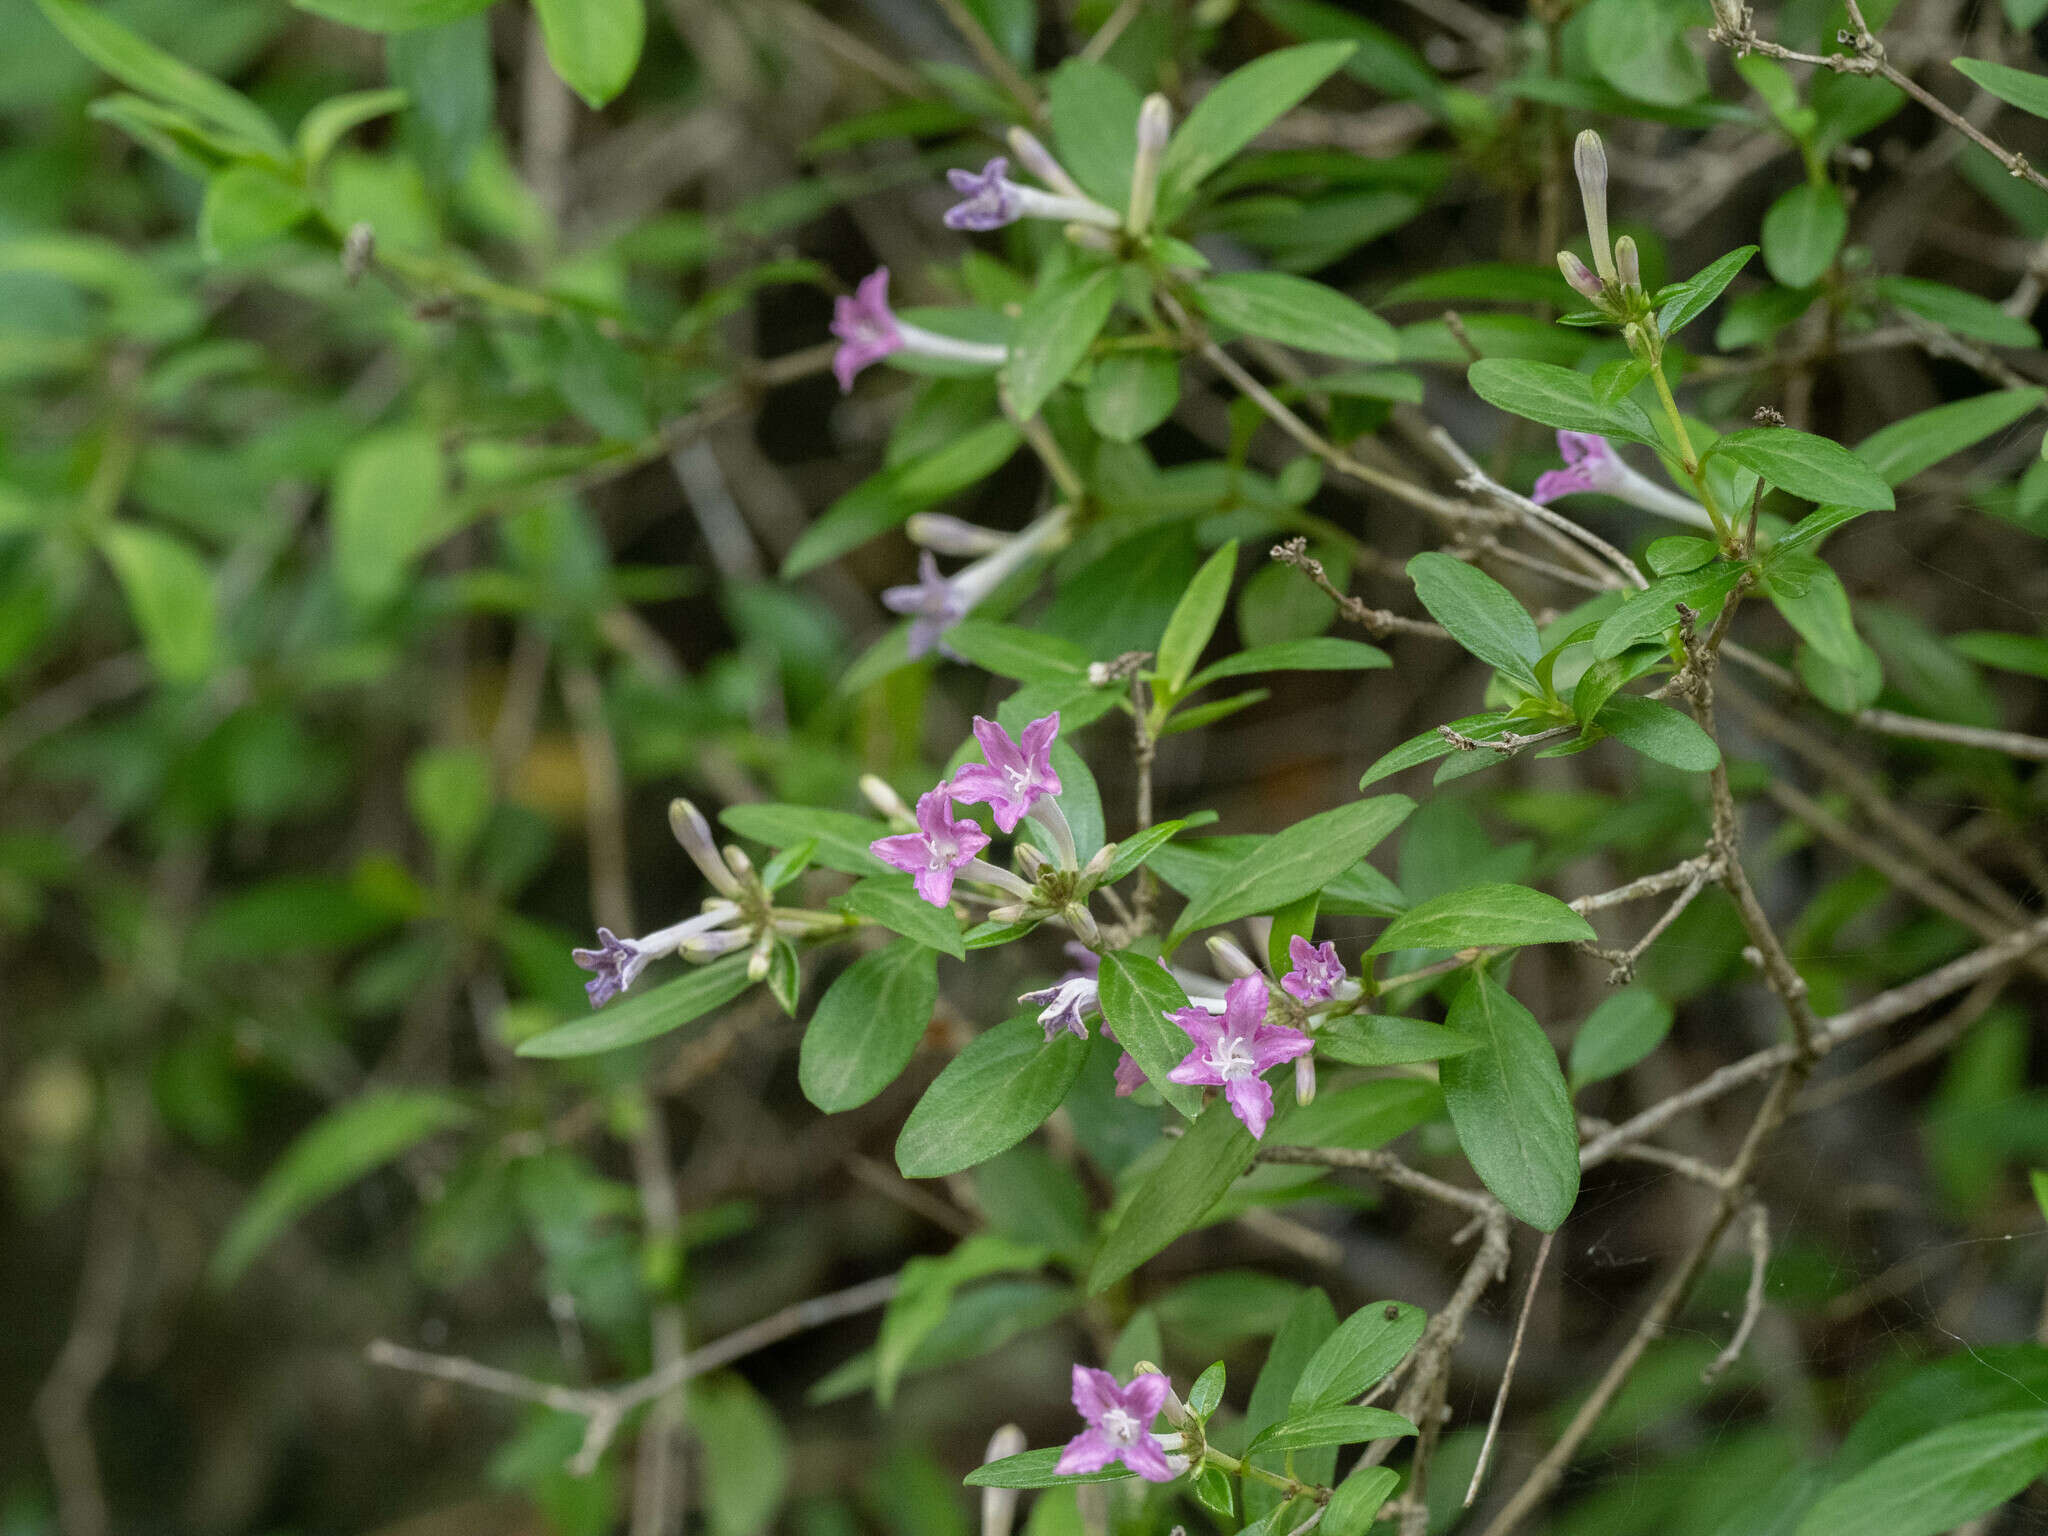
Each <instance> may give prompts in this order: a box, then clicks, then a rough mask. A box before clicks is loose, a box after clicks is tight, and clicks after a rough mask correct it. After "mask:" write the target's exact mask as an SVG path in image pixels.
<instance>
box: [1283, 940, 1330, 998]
mask: <svg viewBox="0 0 2048 1536" xmlns="http://www.w3.org/2000/svg"><path fill="white" fill-rule="evenodd" d="M1287 958H1288V959H1289V960H1290V961H1291V962H1293V969H1292V970H1290V971H1288V973H1287V974H1286V975H1285V976H1282V977H1281V978H1280V985H1281V987H1282V988H1283V989H1285V991H1286V993H1287V995H1288V996H1289V997H1291V998H1293V999H1294V1000H1295V1001H1296V1002H1297V1003H1301V1004H1303V1005H1313V1004H1316V1003H1327V1002H1328V1001H1329V1000H1330V999H1331V998H1333V997H1335V996H1336V995H1337V988H1338V986H1339V985H1341V984H1342V982H1343V980H1344V962H1343V961H1341V960H1339V959H1338V958H1337V946H1336V945H1335V944H1332V943H1330V942H1328V941H1327V940H1326V941H1325V942H1323V943H1322V944H1311V943H1309V941H1308V940H1307V939H1305V938H1303V937H1302V936H1301V935H1300V934H1298V933H1297V934H1296V935H1294V937H1293V938H1291V939H1289V940H1288V941H1287Z"/></svg>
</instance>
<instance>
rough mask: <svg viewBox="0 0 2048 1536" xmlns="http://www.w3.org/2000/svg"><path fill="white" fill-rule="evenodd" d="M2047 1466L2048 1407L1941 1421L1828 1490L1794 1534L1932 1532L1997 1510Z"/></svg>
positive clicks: (1925, 1535)
mask: <svg viewBox="0 0 2048 1536" xmlns="http://www.w3.org/2000/svg"><path fill="white" fill-rule="evenodd" d="M2044 1471H2048V1410H2044V1409H2041V1408H2028V1409H2024V1410H2022V1411H2020V1412H2017V1413H1990V1414H1985V1415H1984V1416H1983V1417H1981V1418H1974V1419H1965V1420H1963V1421H1962V1422H1961V1423H1956V1424H1946V1425H1943V1426H1942V1427H1941V1428H1939V1429H1936V1430H1934V1431H1933V1432H1932V1433H1931V1434H1926V1435H1922V1436H1921V1437H1920V1438H1919V1439H1917V1440H1914V1441H1911V1442H1909V1443H1908V1444H1906V1445H1905V1446H1903V1447H1901V1448H1900V1449H1898V1450H1896V1451H1893V1452H1892V1453H1891V1454H1890V1455H1889V1456H1884V1457H1881V1458H1879V1459H1878V1460H1877V1461H1874V1462H1872V1463H1871V1464H1870V1465H1869V1466H1867V1467H1865V1468H1864V1469H1863V1470H1862V1471H1860V1472H1858V1473H1857V1474H1856V1475H1855V1476H1854V1477H1851V1478H1850V1479H1849V1480H1848V1481H1847V1482H1845V1483H1841V1484H1839V1485H1837V1486H1836V1487H1834V1488H1831V1489H1829V1490H1828V1491H1827V1492H1826V1493H1824V1494H1823V1495H1821V1498H1820V1501H1819V1502H1818V1503H1816V1504H1815V1505H1814V1506H1813V1508H1812V1509H1810V1510H1808V1511H1807V1513H1806V1518H1805V1519H1803V1520H1801V1521H1800V1522H1799V1529H1798V1532H1797V1536H1840V1533H1842V1532H1846V1531H1854V1532H1855V1533H1856V1536H1935V1533H1936V1532H1939V1531H1948V1530H1953V1529H1954V1528H1955V1527H1956V1526H1958V1525H1961V1524H1963V1523H1964V1522H1965V1521H1968V1520H1972V1519H1974V1518H1976V1517H1977V1516H1978V1515H1981V1514H1983V1513H1985V1512H1986V1511H1987V1510H1992V1509H1996V1508H1997V1507H1998V1506H1999V1505H2001V1504H2003V1503H2004V1502H2005V1501H2006V1500H2007V1499H2009V1498H2011V1497H2012V1496H2013V1495H2014V1494H2016V1493H2018V1492H2019V1491H2020V1490H2021V1489H2023V1488H2025V1487H2026V1486H2027V1484H2029V1483H2031V1482H2032V1481H2033V1480H2034V1479H2035V1478H2037V1477H2039V1476H2040V1475H2041V1474H2042V1473H2043V1472H2044Z"/></svg>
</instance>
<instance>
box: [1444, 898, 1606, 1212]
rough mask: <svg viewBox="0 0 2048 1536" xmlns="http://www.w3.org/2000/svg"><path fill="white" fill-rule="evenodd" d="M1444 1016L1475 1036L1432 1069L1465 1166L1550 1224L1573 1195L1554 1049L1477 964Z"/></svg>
mask: <svg viewBox="0 0 2048 1536" xmlns="http://www.w3.org/2000/svg"><path fill="white" fill-rule="evenodd" d="M1591 931H1592V930H1591V929H1588V930H1587V932H1588V933H1589V934H1590V933H1591ZM1446 1022H1448V1023H1449V1024H1450V1026H1451V1028H1453V1029H1455V1030H1457V1031H1458V1032H1459V1033H1460V1034H1463V1035H1469V1036H1471V1037H1472V1038H1473V1039H1474V1040H1477V1041H1478V1042H1479V1047H1478V1049H1476V1050H1472V1051H1467V1052H1466V1053H1465V1054H1464V1055H1462V1056H1453V1057H1451V1058H1450V1059H1449V1060H1447V1061H1445V1062H1444V1063H1443V1065H1442V1066H1441V1067H1439V1068H1438V1069H1437V1076H1438V1080H1439V1081H1440V1082H1441V1083H1442V1084H1443V1090H1444V1103H1445V1105H1446V1106H1447V1107H1448V1108H1449V1109H1450V1112H1451V1124H1452V1125H1453V1126H1454V1127H1456V1128H1457V1132H1458V1143H1459V1145H1460V1146H1462V1147H1463V1148H1464V1149H1465V1156H1466V1157H1467V1158H1469V1159H1470V1160H1471V1163H1472V1171H1473V1172H1474V1173H1476V1174H1478V1175H1479V1178H1480V1181H1481V1182H1482V1183H1484V1184H1485V1185H1486V1187H1487V1188H1488V1189H1490V1190H1492V1191H1493V1193H1494V1197H1495V1198H1496V1199H1498V1200H1499V1201H1500V1203H1501V1204H1502V1205H1504V1206H1506V1207H1507V1208H1508V1209H1509V1210H1510V1211H1512V1212H1513V1213H1514V1214H1515V1215H1516V1216H1518V1217H1520V1218H1521V1219H1522V1220H1523V1221H1526V1222H1528V1223H1529V1225H1530V1226H1532V1227H1535V1228H1537V1229H1538V1230H1539V1231H1543V1232H1555V1231H1556V1230H1557V1229H1558V1227H1559V1226H1561V1225H1562V1224H1563V1222H1564V1219H1565V1217H1567V1216H1569V1215H1570V1214H1571V1210H1572V1203H1573V1202H1574V1201H1575V1200H1577V1199H1578V1196H1579V1128H1578V1120H1577V1119H1576V1117H1575V1116H1574V1115H1573V1113H1572V1098H1571V1093H1570V1092H1569V1091H1568V1090H1567V1089H1566V1087H1565V1083H1564V1073H1563V1072H1562V1071H1560V1070H1559V1068H1558V1064H1557V1052H1556V1051H1554V1050H1552V1049H1551V1047H1550V1041H1549V1040H1548V1039H1547V1038H1545V1036H1544V1033H1543V1028H1542V1026H1541V1025H1539V1024H1538V1023H1537V1022H1536V1019H1535V1016H1534V1015H1533V1014H1531V1013H1530V1012H1529V1010H1528V1009H1526V1008H1524V1007H1523V1006H1522V1005H1521V1004H1520V1003H1519V1002H1517V1001H1516V1000H1515V999H1514V998H1513V997H1511V996H1509V995H1508V993H1507V992H1506V991H1505V990H1504V989H1503V988H1502V987H1501V985H1500V983H1499V982H1497V981H1495V980H1494V979H1493V976H1492V974H1491V973H1490V972H1489V971H1488V970H1487V969H1486V967H1485V966H1477V967H1474V969H1473V971H1472V975H1471V977H1470V978H1469V979H1468V980H1467V981H1466V983H1465V985H1464V986H1463V987H1462V988H1460V989H1459V992H1458V995H1457V996H1456V997H1455V998H1453V999H1452V1000H1451V1009H1450V1013H1449V1015H1448V1017H1447V1020H1446Z"/></svg>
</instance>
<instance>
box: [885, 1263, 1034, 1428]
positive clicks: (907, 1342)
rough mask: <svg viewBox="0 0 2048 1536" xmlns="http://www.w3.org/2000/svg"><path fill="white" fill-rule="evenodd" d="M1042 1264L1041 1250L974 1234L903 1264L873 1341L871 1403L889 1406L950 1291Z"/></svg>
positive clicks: (945, 1307)
mask: <svg viewBox="0 0 2048 1536" xmlns="http://www.w3.org/2000/svg"><path fill="white" fill-rule="evenodd" d="M1045 1259H1046V1250H1045V1249H1044V1248H1042V1247H1039V1246H1038V1245H1036V1244H1032V1243H1020V1242H1017V1241H1015V1240H1014V1239H1011V1238H1008V1237H1003V1236H1001V1235H999V1234H997V1233H994V1232H977V1233H974V1234H973V1235H971V1236H969V1237H966V1238H963V1239H962V1240H961V1242H960V1244H959V1246H958V1247H956V1248H954V1250H953V1251H952V1252H951V1253H948V1254H943V1255H940V1256H938V1257H935V1258H928V1257H921V1258H914V1259H911V1260H910V1261H909V1262H908V1263H906V1264H905V1265H904V1266H903V1272H902V1275H901V1277H900V1280H899V1283H898V1285H897V1288H896V1294H895V1295H894V1296H892V1297H890V1298H889V1306H888V1310H887V1311H885V1312H884V1313H883V1314H882V1326H881V1330H880V1332H879V1334H878V1335H877V1337H876V1340H875V1402H876V1404H877V1405H878V1406H879V1407H881V1408H883V1409H887V1408H888V1407H889V1406H890V1404H891V1403H892V1402H893V1401H894V1399H895V1396H896V1383H897V1382H898V1380H900V1379H901V1377H902V1375H903V1371H904V1368H905V1367H906V1366H908V1365H909V1364H910V1362H911V1358H912V1356H913V1355H914V1354H915V1353H916V1351H917V1348H918V1346H919V1345H921V1344H922V1343H924V1341H925V1340H926V1339H927V1338H929V1337H930V1336H931V1335H932V1333H933V1332H935V1331H936V1330H937V1329H938V1327H939V1325H940V1324H941V1323H943V1322H944V1321H945V1319H946V1312H947V1310H948V1308H949V1307H950V1306H951V1304H952V1301H953V1293H954V1292H955V1291H957V1290H959V1289H960V1287H961V1286H963V1285H967V1284H969V1283H971V1282H972V1281H975V1280H985V1279H987V1278H988V1277H989V1276H990V1275H1003V1274H1015V1273H1017V1272H1019V1271H1025V1272H1035V1271H1036V1270H1038V1269H1040V1268H1041V1267H1043V1265H1044V1263H1045Z"/></svg>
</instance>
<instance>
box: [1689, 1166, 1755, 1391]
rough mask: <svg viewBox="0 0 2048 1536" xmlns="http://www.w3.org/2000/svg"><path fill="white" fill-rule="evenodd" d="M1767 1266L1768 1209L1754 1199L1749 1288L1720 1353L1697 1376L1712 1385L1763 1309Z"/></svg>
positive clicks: (1730, 1362) (1737, 1354)
mask: <svg viewBox="0 0 2048 1536" xmlns="http://www.w3.org/2000/svg"><path fill="white" fill-rule="evenodd" d="M1770 1267H1771V1218H1770V1213H1769V1212H1768V1211H1766V1210H1765V1209H1764V1208H1763V1207H1762V1206H1761V1205H1758V1204H1756V1203H1754V1202H1752V1203H1751V1205H1750V1207H1749V1289H1748V1291H1747V1292H1746V1293H1745V1294H1744V1296H1743V1299H1742V1318H1741V1320H1740V1321H1739V1322H1737V1323H1736V1325H1735V1332H1734V1333H1733V1334H1731V1335H1730V1336H1729V1339H1728V1343H1727V1344H1726V1345H1725V1346H1724V1347H1723V1348H1722V1350H1721V1353H1719V1354H1718V1355H1716V1356H1714V1358H1713V1359H1712V1360H1710V1361H1708V1362H1707V1368H1706V1369H1705V1370H1703V1371H1701V1372H1700V1380H1701V1382H1702V1383H1704V1384H1705V1385H1707V1386H1712V1385H1713V1384H1714V1383H1715V1382H1717V1381H1719V1380H1720V1379H1721V1377H1722V1376H1723V1375H1725V1374H1726V1373H1727V1370H1728V1367H1730V1366H1731V1365H1733V1364H1734V1363H1735V1362H1736V1361H1737V1360H1740V1359H1741V1358H1742V1349H1743V1346H1744V1345H1745V1344H1747V1343H1748V1342H1749V1336H1750V1334H1751V1332H1752V1331H1753V1330H1754V1329H1755V1328H1756V1320H1757V1319H1758V1318H1759V1317H1761V1316H1762V1315H1763V1310H1764V1276H1765V1273H1766V1272H1767V1271H1768V1270H1769V1269H1770Z"/></svg>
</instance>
